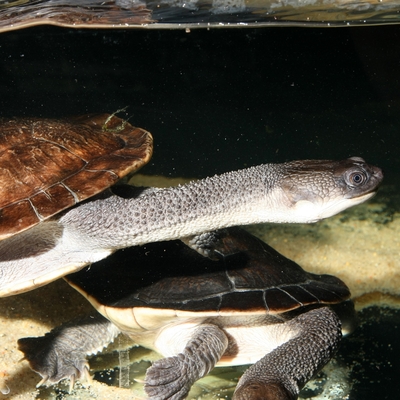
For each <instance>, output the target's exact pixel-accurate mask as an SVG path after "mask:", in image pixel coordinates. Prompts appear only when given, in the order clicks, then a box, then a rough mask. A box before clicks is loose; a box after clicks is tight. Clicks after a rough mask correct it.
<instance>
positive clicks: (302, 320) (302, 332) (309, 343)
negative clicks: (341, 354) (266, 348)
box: [233, 307, 342, 400]
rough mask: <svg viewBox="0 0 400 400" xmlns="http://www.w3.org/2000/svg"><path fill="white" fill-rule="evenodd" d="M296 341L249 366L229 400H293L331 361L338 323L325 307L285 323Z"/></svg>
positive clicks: (338, 333)
mask: <svg viewBox="0 0 400 400" xmlns="http://www.w3.org/2000/svg"><path fill="white" fill-rule="evenodd" d="M284 325H286V327H287V329H293V330H296V331H297V332H298V333H297V335H296V337H294V338H293V339H291V340H289V341H288V342H286V343H284V344H282V345H281V346H279V347H277V348H276V349H275V350H273V351H272V352H271V353H268V354H267V355H266V356H264V357H263V358H262V359H261V360H259V361H258V362H256V363H255V364H254V365H252V366H251V367H250V368H249V369H248V370H247V371H246V372H245V373H244V374H243V376H242V377H241V379H240V381H239V383H238V385H237V388H236V391H235V393H234V395H233V400H250V399H264V400H296V399H297V398H298V394H299V392H300V390H301V388H302V387H303V386H304V385H305V384H306V383H307V381H308V380H310V379H311V378H312V377H313V376H314V375H315V374H316V373H318V372H319V371H320V369H322V367H323V366H324V365H325V364H326V363H327V362H328V361H329V360H330V359H331V358H332V357H333V355H334V353H335V351H336V349H337V347H338V344H339V342H340V339H341V337H342V334H341V323H340V320H339V318H338V317H337V315H336V314H335V313H334V312H333V311H332V310H331V309H330V308H328V307H322V308H316V309H314V310H311V311H308V312H306V313H304V314H300V315H299V316H297V317H295V318H293V319H291V320H290V321H288V322H286V323H285V324H284Z"/></svg>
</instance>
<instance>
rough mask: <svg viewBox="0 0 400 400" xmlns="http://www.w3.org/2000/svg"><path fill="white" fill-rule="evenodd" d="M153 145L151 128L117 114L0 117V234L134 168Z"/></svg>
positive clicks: (146, 157)
mask: <svg viewBox="0 0 400 400" xmlns="http://www.w3.org/2000/svg"><path fill="white" fill-rule="evenodd" d="M152 145H153V142H152V137H151V134H150V133H149V132H147V131H145V130H143V129H140V128H135V127H133V126H132V125H130V124H129V123H128V122H126V121H123V120H121V119H120V118H118V117H116V116H115V115H109V114H101V115H95V116H92V115H86V116H82V117H77V118H72V119H70V120H65V121H64V120H51V119H34V118H31V119H29V118H25V119H13V120H6V119H0V240H2V239H5V238H7V237H9V236H12V235H14V234H16V233H18V232H21V231H23V230H25V229H28V228H30V227H31V226H34V225H36V224H38V223H39V222H40V221H41V220H43V219H46V218H49V217H51V216H53V215H55V214H57V213H58V212H60V211H62V210H64V209H66V208H68V207H71V206H73V205H74V204H76V203H77V202H78V201H82V200H85V199H87V198H89V197H91V196H94V195H96V194H97V193H100V192H101V191H103V190H105V189H106V188H108V187H109V186H111V185H113V184H114V183H115V182H116V181H117V180H118V179H119V178H121V177H123V176H124V175H126V174H127V173H129V172H133V171H136V170H137V169H139V168H140V167H142V166H143V165H144V164H146V163H147V162H148V161H149V160H150V158H151V155H152V149H153V146H152Z"/></svg>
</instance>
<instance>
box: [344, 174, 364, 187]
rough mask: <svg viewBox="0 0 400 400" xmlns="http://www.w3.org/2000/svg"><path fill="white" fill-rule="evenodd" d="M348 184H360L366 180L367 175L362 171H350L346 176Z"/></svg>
mask: <svg viewBox="0 0 400 400" xmlns="http://www.w3.org/2000/svg"><path fill="white" fill-rule="evenodd" d="M348 181H349V182H348V183H349V185H350V186H361V185H363V184H364V183H365V182H366V181H367V176H366V174H365V173H364V172H361V171H357V172H351V173H350V174H349V176H348Z"/></svg>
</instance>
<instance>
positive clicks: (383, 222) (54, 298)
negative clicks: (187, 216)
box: [0, 175, 400, 399]
mask: <svg viewBox="0 0 400 400" xmlns="http://www.w3.org/2000/svg"><path fill="white" fill-rule="evenodd" d="M153 179H154V178H152V179H151V180H150V182H149V178H144V177H142V176H139V175H137V176H136V177H135V184H142V183H145V184H147V185H149V184H150V185H160V180H159V179H157V180H156V181H155V182H154V181H153ZM162 183H164V182H162ZM173 183H174V182H173ZM167 184H170V181H167ZM392 190H393V188H390V187H383V188H382V190H381V191H380V193H379V194H378V195H377V196H376V197H375V198H373V199H372V200H371V201H369V202H368V203H367V204H364V205H360V206H357V207H355V208H354V209H351V210H347V211H346V212H343V213H341V214H340V215H338V216H335V217H333V218H330V219H328V220H325V221H321V222H319V223H316V224H313V225H263V226H251V227H249V228H248V229H249V230H250V231H251V232H252V233H253V234H255V235H257V236H259V237H260V238H262V239H263V240H265V241H266V242H267V243H269V244H270V245H271V246H272V247H274V248H275V249H277V250H278V251H279V252H281V253H282V254H284V255H285V256H287V257H289V258H291V259H293V260H295V261H296V262H297V263H299V264H300V265H301V266H302V267H303V268H304V269H306V270H308V271H311V272H315V273H329V274H334V275H337V276H338V277H340V278H341V279H342V280H344V281H345V282H346V283H347V285H348V286H349V287H350V289H351V292H352V294H353V297H354V298H355V301H356V305H357V308H358V309H361V308H362V307H366V306H369V305H371V304H378V305H389V306H391V307H398V306H399V304H400V301H399V300H400V265H399V253H400V212H399V208H398V207H397V209H396V205H398V204H400V202H399V201H398V200H399V199H398V197H397V198H396V196H395V195H394V194H393V191H392ZM394 199H395V200H394ZM89 310H90V305H88V304H87V303H86V302H85V301H84V300H83V299H82V297H81V296H80V295H79V294H78V293H76V292H75V291H74V290H73V289H71V288H70V287H69V286H68V285H67V284H66V283H65V282H64V281H63V280H60V281H57V282H53V283H52V284H50V285H48V286H46V287H43V288H39V289H37V290H34V291H32V292H29V293H25V294H22V295H18V296H14V297H9V298H3V299H0V323H1V325H0V326H1V328H0V340H1V348H0V390H1V392H3V393H4V394H1V393H0V398H5V399H35V398H36V399H44V398H62V397H63V396H62V395H61V394H60V391H61V392H62V391H65V390H66V389H67V386H65V385H64V386H63V385H62V384H61V385H59V387H60V389H55V388H50V389H49V390H41V391H40V392H39V391H37V390H36V389H35V385H36V384H37V383H38V382H39V380H40V378H39V376H38V375H37V374H36V373H34V372H32V371H31V370H30V369H29V367H28V366H27V363H26V362H24V361H22V362H19V361H20V359H21V357H22V354H21V353H20V352H19V351H18V349H17V345H16V343H17V340H18V338H20V337H25V336H40V335H43V334H44V333H46V332H47V331H49V330H50V329H51V328H53V327H54V326H57V325H59V324H61V323H62V322H65V321H68V320H69V319H72V318H74V317H76V316H77V315H79V314H84V313H85V312H88V311H89ZM116 345H119V346H122V347H123V346H126V345H127V344H126V341H124V340H123V339H120V340H117V343H116ZM116 354H117V353H116V352H114V353H111V355H110V354H105V355H102V356H100V357H97V358H96V359H95V360H94V361H91V366H92V367H93V369H95V370H102V369H107V368H112V367H115V366H118V365H119V363H120V360H119V357H121V355H119V356H118V354H117V355H116ZM122 354H124V353H122ZM130 357H131V359H132V358H134V359H135V360H141V359H144V360H150V361H151V360H153V359H154V358H155V357H156V355H154V354H153V353H151V352H149V351H147V350H145V349H141V348H137V349H135V350H134V351H133V352H132V353H131V355H130ZM148 365H149V364H148V363H147V362H142V363H137V364H135V366H131V367H130V370H131V371H130V372H131V373H132V372H133V373H135V377H136V379H137V380H139V381H140V379H142V378H143V376H144V372H145V370H146V368H147V367H148ZM128 368H129V367H128V366H125V367H124V368H122V374H125V375H126V374H127V373H128V372H127V371H128ZM232 371H236V369H229V368H228V369H226V370H222V369H221V370H220V372H218V374H217V375H211V376H210V377H208V379H206V380H202V381H201V382H200V384H199V385H196V387H195V388H194V391H193V392H192V394H191V396H190V397H191V398H198V397H199V396H200V395H201V393H203V394H204V391H207V392H210V391H211V392H213V393H214V394H215V388H218V390H219V396H222V397H224V396H225V394H224V393H225V391H227V390H229V389H231V388H233V387H234V385H235V382H236V380H235V379H232V378H231V375H232ZM235 373H236V374H238V372H235ZM110 379H114V378H112V377H111V375H110ZM103 380H107V377H104V378H103ZM213 389H214V390H213ZM133 390H134V392H133V393H134V394H132V389H122V388H116V387H112V386H107V385H105V384H101V383H99V382H96V381H94V383H93V384H92V385H91V386H90V388H89V389H84V390H77V391H74V393H72V394H71V395H70V396H68V398H69V399H83V398H98V399H107V398H110V399H125V398H126V399H128V398H129V399H132V398H140V397H142V396H144V394H143V392H142V389H141V383H140V382H139V383H137V384H136V385H135V388H134V389H133ZM7 392H8V394H7ZM57 393H58V394H57ZM132 396H133V397H132ZM214 396H215V395H214ZM202 398H204V397H202ZM214 398H215V397H214Z"/></svg>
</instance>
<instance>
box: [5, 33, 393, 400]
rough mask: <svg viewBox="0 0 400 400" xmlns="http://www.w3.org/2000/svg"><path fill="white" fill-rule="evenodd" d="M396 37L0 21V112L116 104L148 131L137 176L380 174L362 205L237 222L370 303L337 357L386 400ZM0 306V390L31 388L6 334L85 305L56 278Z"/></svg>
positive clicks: (389, 387)
mask: <svg viewBox="0 0 400 400" xmlns="http://www.w3.org/2000/svg"><path fill="white" fill-rule="evenodd" d="M399 48H400V27H398V26H390V27H388V26H387V27H385V26H380V27H365V28H356V29H355V28H348V29H314V28H310V29H299V28H285V29H282V28H269V29H258V30H257V29H232V30H209V31H208V30H195V31H192V32H191V33H185V32H184V31H168V30H162V31H139V30H130V31H123V30H122V31H121V30H119V31H117V30H116V31H113V30H107V31H102V30H93V31H80V30H67V29H61V28H52V27H36V28H31V29H28V30H23V31H14V32H8V33H2V34H1V35H0V59H1V63H0V68H1V71H0V77H1V78H0V94H1V95H0V110H1V112H0V113H1V116H4V117H10V116H20V117H21V116H35V117H65V116H68V115H76V114H82V113H87V112H113V111H115V110H118V109H121V108H123V107H126V106H127V110H126V112H125V114H124V113H122V116H125V117H129V118H130V122H131V123H132V124H134V125H137V126H140V127H143V128H145V129H147V130H149V131H150V132H152V133H153V135H154V139H155V152H154V156H153V159H152V161H151V162H150V164H149V165H148V166H146V167H145V168H144V169H143V170H142V172H143V173H145V174H149V175H156V174H157V175H164V176H167V177H204V176H207V175H212V174H215V173H220V172H224V171H227V170H230V169H238V168H242V167H245V166H249V165H255V164H258V163H263V162H281V161H286V160H290V159H301V158H346V157H349V156H354V155H357V156H362V157H364V158H365V159H366V160H367V161H368V162H369V163H372V164H375V165H379V166H380V167H382V168H383V169H384V171H385V182H384V186H383V188H382V190H381V192H380V194H379V195H378V196H377V197H376V198H374V199H373V200H372V202H370V203H369V204H368V205H365V206H361V207H359V208H357V209H354V210H351V211H349V212H347V213H344V214H341V215H340V216H337V217H335V218H332V219H330V220H328V221H324V222H322V223H319V224H316V225H312V226H306V227H303V226H288V227H287V226H276V227H270V226H266V227H262V228H261V227H255V228H253V231H254V232H255V233H257V234H258V235H260V236H261V237H263V238H264V239H265V240H266V241H267V242H268V243H270V244H271V245H272V246H274V247H276V248H277V249H278V250H279V251H281V252H282V253H284V254H285V255H287V256H289V257H290V258H292V259H294V260H295V261H297V262H298V263H299V264H301V265H302V266H303V267H305V268H306V269H309V270H313V271H319V272H327V271H330V272H331V273H335V274H338V275H339V276H341V277H342V278H343V279H344V280H345V281H346V282H347V283H348V284H349V286H350V287H351V289H352V292H353V294H354V296H356V297H357V298H358V301H359V308H360V309H361V308H363V307H366V306H368V305H371V304H378V306H379V308H374V309H370V308H364V310H363V311H362V315H361V319H362V325H361V328H360V329H359V330H357V331H356V333H355V334H354V335H353V336H351V337H349V338H348V339H346V340H345V341H344V342H343V346H342V348H341V351H340V355H339V361H340V362H343V363H345V366H346V368H347V369H348V371H349V376H348V379H349V381H350V383H351V392H350V395H349V399H351V400H358V399H364V400H369V399H376V398H380V399H397V398H398V397H399V394H400V392H399V389H398V385H397V381H396V378H395V371H398V370H399V365H398V361H397V360H398V354H399V349H398V347H396V339H395V338H397V337H398V332H397V329H398V328H397V327H398V311H395V310H396V307H398V302H397V299H398V297H396V296H399V294H400V293H399V287H400V285H399V280H400V276H399V261H398V259H399V249H400V244H399V239H398V238H399V237H400V235H399V229H400V224H399V221H400V218H399V216H400V213H399V204H400V203H399V201H398V200H399V175H400V157H399V153H400V148H399V147H400V146H399V139H398V132H399V129H400V112H399V111H400V82H399V79H398V70H399V66H400V55H399V54H400V51H399ZM371 292H373V293H374V295H373V296H367V295H366V293H371ZM0 304H1V306H0V307H1V308H0V320H1V324H2V325H1V326H2V327H3V328H1V330H0V337H1V339H2V340H3V342H4V343H5V344H4V346H2V349H3V353H0V380H2V379H5V382H6V383H7V386H8V387H9V388H10V390H11V392H10V394H9V395H4V398H24V397H23V396H25V398H33V396H34V395H33V394H32V391H33V390H34V385H35V384H36V383H37V382H38V380H39V379H38V377H37V376H36V375H35V374H33V373H31V372H30V371H29V370H28V368H27V367H26V364H25V363H20V364H17V363H16V361H17V360H18V359H19V358H21V354H20V353H19V352H18V351H17V350H16V348H15V343H16V340H17V338H18V337H22V336H28V335H32V336H33V335H41V334H43V333H44V332H46V331H48V330H49V329H50V328H51V327H53V326H55V325H57V324H59V323H61V322H62V321H65V320H68V319H69V318H71V317H72V316H74V315H76V314H77V313H79V312H84V311H85V310H88V309H89V308H88V306H87V305H86V304H85V302H84V301H83V300H82V299H81V298H80V297H79V295H76V294H74V293H73V292H72V291H70V290H69V288H67V286H66V285H64V284H63V283H62V282H57V283H55V284H53V285H50V286H49V287H46V288H42V289H39V290H37V291H34V292H31V293H27V294H24V295H21V296H17V297H15V298H7V299H0ZM388 304H389V305H391V308H389V309H386V308H382V307H383V305H388ZM367 328H368V329H369V330H368V329H367ZM7 357H8V358H7ZM105 359H106V357H105ZM4 360H6V361H4ZM11 360H12V361H11ZM97 362H98V361H93V363H97ZM103 367H104V365H102V366H101V368H103ZM130 370H131V372H132V371H135V368H130ZM230 372H231V371H230V370H229V371H227V372H222V374H228V375H227V376H226V375H224V376H223V379H224V380H225V382H228V383H227V387H228V388H227V389H220V388H219V389H218V390H219V392H217V393H216V392H212V395H214V396H217V395H218V393H220V394H221V393H222V395H224V396H225V394H226V395H227V396H228V397H229V393H231V388H232V382H235V379H234V378H232V377H231V376H230V375H229V374H230ZM235 374H236V375H235V377H237V376H238V372H235ZM210 379H214V380H213V381H212V382H213V383H212V385H211V387H217V386H216V385H217V383H216V380H215V379H216V378H210ZM321 379H323V378H321ZM206 387H207V388H209V386H207V385H206ZM203 388H204V387H203ZM93 390H94V389H93ZM96 390H97V389H96ZM138 390H139V389H138ZM207 390H209V389H207ZM54 393H55V392H54V389H49V390H48V391H46V392H41V394H40V395H38V396H39V397H40V398H43V396H44V394H46V395H48V396H53V397H54ZM82 393H90V392H85V391H82V392H79V395H78V396H79V397H80V398H82V396H83V394H82ZM102 393H103V392H102ZM196 393H199V392H196ZM18 396H20V397H18ZM0 397H1V395H0ZM71 398H73V397H71ZM100 398H105V395H100ZM111 398H113V397H111Z"/></svg>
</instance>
